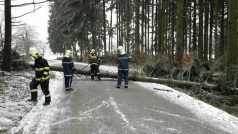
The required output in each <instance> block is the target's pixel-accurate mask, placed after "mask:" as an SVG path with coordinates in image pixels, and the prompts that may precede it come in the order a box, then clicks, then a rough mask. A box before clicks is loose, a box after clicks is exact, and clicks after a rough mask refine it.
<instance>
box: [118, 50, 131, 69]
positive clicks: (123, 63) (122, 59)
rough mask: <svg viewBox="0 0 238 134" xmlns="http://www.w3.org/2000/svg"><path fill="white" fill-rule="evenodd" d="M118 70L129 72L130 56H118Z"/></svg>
mask: <svg viewBox="0 0 238 134" xmlns="http://www.w3.org/2000/svg"><path fill="white" fill-rule="evenodd" d="M117 62H118V70H124V71H128V70H129V56H128V54H123V55H118V59H117Z"/></svg>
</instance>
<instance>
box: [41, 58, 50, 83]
mask: <svg viewBox="0 0 238 134" xmlns="http://www.w3.org/2000/svg"><path fill="white" fill-rule="evenodd" d="M42 69H43V75H42V78H41V79H42V81H45V80H49V79H50V76H49V71H50V67H49V64H48V62H47V60H43V62H42Z"/></svg>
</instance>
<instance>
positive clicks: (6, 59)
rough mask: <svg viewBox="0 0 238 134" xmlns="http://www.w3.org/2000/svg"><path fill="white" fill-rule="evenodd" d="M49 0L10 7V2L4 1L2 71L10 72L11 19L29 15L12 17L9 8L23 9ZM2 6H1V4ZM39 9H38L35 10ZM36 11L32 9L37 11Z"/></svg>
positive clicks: (8, 0)
mask: <svg viewBox="0 0 238 134" xmlns="http://www.w3.org/2000/svg"><path fill="white" fill-rule="evenodd" d="M48 1H51V0H45V1H41V2H35V1H34V0H33V2H30V3H22V4H18V5H12V3H11V0H4V11H5V15H4V16H5V38H4V39H5V40H4V47H3V61H2V66H1V68H2V70H4V71H11V46H12V23H13V22H12V19H13V18H15V19H16V18H20V17H22V16H24V15H27V14H29V13H31V12H29V13H25V14H23V15H20V16H16V17H12V12H11V8H12V7H19V8H21V7H23V6H28V5H37V4H42V3H45V2H48ZM1 5H2V4H1ZM37 9H39V8H37ZM37 9H34V11H35V10H37Z"/></svg>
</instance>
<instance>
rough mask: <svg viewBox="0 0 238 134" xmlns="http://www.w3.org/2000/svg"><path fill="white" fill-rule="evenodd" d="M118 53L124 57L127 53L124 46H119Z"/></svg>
mask: <svg viewBox="0 0 238 134" xmlns="http://www.w3.org/2000/svg"><path fill="white" fill-rule="evenodd" d="M117 51H118V53H119V54H120V55H123V54H125V53H126V52H125V49H124V47H123V46H119V47H118V48H117Z"/></svg>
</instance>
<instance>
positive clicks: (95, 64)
mask: <svg viewBox="0 0 238 134" xmlns="http://www.w3.org/2000/svg"><path fill="white" fill-rule="evenodd" d="M88 62H89V64H90V71H91V80H94V76H97V77H98V80H101V79H100V72H99V65H100V62H101V60H100V59H99V58H98V56H97V54H96V52H95V50H94V49H92V50H91V52H90V53H89V56H88Z"/></svg>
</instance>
